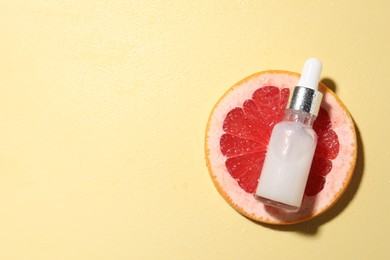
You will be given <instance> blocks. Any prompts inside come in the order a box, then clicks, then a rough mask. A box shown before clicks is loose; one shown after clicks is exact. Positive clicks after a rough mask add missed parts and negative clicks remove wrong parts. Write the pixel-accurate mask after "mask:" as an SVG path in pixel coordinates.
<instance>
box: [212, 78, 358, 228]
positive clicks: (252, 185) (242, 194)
mask: <svg viewBox="0 0 390 260" xmlns="http://www.w3.org/2000/svg"><path fill="white" fill-rule="evenodd" d="M299 77H300V74H298V73H294V72H289V71H276V70H272V71H264V72H259V73H256V74H254V75H252V76H249V77H247V78H245V79H243V80H242V81H240V82H238V83H237V84H235V85H234V86H233V87H231V88H230V89H229V90H228V91H227V92H226V93H225V94H224V95H223V96H222V97H221V98H220V100H219V101H218V102H217V104H216V105H215V106H214V108H213V110H212V112H211V114H210V117H209V120H208V123H207V128H206V135H205V154H206V164H207V167H208V169H209V173H210V176H211V179H212V180H213V182H214V185H215V187H216V188H217V190H218V191H219V193H220V194H221V195H222V197H223V198H224V199H225V200H226V201H227V202H228V203H229V204H230V205H231V206H232V207H233V208H234V209H236V210H237V211H238V212H239V213H241V214H243V215H244V216H246V217H248V218H251V219H253V220H255V221H259V222H264V223H269V224H293V223H298V222H303V221H306V220H309V219H312V218H313V217H315V216H318V215H320V214H321V213H323V212H325V211H326V210H327V209H329V208H330V207H331V206H332V205H334V203H336V201H337V200H338V199H339V198H340V197H341V195H342V194H343V192H344V191H345V190H346V188H347V186H348V184H349V183H350V181H351V178H352V175H353V171H354V168H355V163H356V154H357V141H356V132H355V127H354V124H353V121H352V118H351V116H350V114H349V113H348V111H347V109H346V107H345V106H344V104H343V103H342V102H341V100H340V99H339V98H338V97H337V96H336V95H335V94H334V93H333V92H332V91H331V90H330V89H329V88H327V87H326V86H325V85H323V84H322V83H320V84H319V90H320V91H321V92H322V93H323V95H324V97H323V101H322V105H321V109H320V112H319V115H318V117H317V119H316V121H315V123H314V125H313V128H314V130H315V131H316V133H317V135H318V145H317V149H316V152H315V155H314V159H313V163H312V167H311V170H310V174H309V179H308V182H307V185H306V189H305V196H304V199H303V202H302V206H301V209H300V210H299V212H297V213H288V212H285V211H283V210H280V209H277V208H273V207H269V206H266V205H264V204H263V203H262V202H259V201H258V200H256V199H255V198H254V193H255V190H256V187H257V183H258V179H259V177H260V173H261V169H262V166H263V163H264V158H265V153H266V151H267V146H268V142H269V138H270V135H271V132H272V128H273V126H274V125H275V124H276V123H278V122H280V121H281V120H283V118H284V113H285V107H286V104H287V102H288V97H289V93H290V90H291V89H292V88H293V87H294V86H296V84H297V83H298V80H299Z"/></svg>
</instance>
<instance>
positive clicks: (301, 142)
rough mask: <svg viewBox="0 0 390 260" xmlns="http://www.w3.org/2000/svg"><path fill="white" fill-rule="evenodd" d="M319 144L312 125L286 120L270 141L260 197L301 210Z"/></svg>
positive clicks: (273, 132)
mask: <svg viewBox="0 0 390 260" xmlns="http://www.w3.org/2000/svg"><path fill="white" fill-rule="evenodd" d="M316 145H317V135H316V133H315V132H314V130H313V129H312V128H311V126H308V125H306V124H303V123H301V122H290V121H282V122H280V123H278V124H277V125H275V127H274V129H273V131H272V134H271V139H270V142H269V146H268V150H267V154H266V157H265V161H264V166H263V169H262V172H261V176H260V179H259V184H258V186H257V190H256V197H257V198H258V199H260V200H262V201H265V202H266V203H268V204H271V205H275V206H279V207H282V208H285V209H287V210H289V211H298V210H299V207H300V206H301V203H302V198H303V194H304V191H305V187H306V182H307V178H308V176H309V171H310V167H311V163H312V161H313V156H314V152H315V149H316Z"/></svg>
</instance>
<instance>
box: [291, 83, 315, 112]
mask: <svg viewBox="0 0 390 260" xmlns="http://www.w3.org/2000/svg"><path fill="white" fill-rule="evenodd" d="M321 101H322V93H321V92H319V91H317V90H314V89H311V88H306V87H300V86H296V87H295V88H294V90H293V92H292V94H291V95H290V100H289V102H288V106H287V108H288V109H292V110H301V111H304V112H307V113H310V114H312V115H314V116H317V115H318V111H319V110H320V106H321Z"/></svg>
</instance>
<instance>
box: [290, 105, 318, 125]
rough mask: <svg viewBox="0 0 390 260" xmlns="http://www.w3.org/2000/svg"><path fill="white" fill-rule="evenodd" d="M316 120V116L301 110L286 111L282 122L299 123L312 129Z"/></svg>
mask: <svg viewBox="0 0 390 260" xmlns="http://www.w3.org/2000/svg"><path fill="white" fill-rule="evenodd" d="M315 120H316V116H315V115H313V114H310V113H307V112H304V111H302V110H292V109H286V115H285V116H284V121H289V122H299V123H302V124H305V125H307V126H310V127H313V123H314V121H315Z"/></svg>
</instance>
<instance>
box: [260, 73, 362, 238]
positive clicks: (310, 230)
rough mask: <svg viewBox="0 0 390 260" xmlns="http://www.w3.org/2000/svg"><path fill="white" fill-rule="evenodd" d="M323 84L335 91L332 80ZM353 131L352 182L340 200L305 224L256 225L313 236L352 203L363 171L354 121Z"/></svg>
mask: <svg viewBox="0 0 390 260" xmlns="http://www.w3.org/2000/svg"><path fill="white" fill-rule="evenodd" d="M321 82H322V83H323V84H325V85H326V86H327V87H328V88H330V89H331V90H332V91H333V92H335V90H336V84H335V83H334V81H333V80H331V79H329V78H325V79H323V80H321ZM354 125H355V130H356V139H357V158H356V165H355V170H354V174H353V176H352V180H351V182H350V184H349V186H348V188H347V190H346V191H345V192H344V194H343V195H342V196H341V198H340V199H339V200H338V201H337V202H336V204H335V205H333V207H331V208H330V209H329V210H327V211H326V212H325V213H323V214H322V215H320V216H318V217H315V218H314V219H312V220H309V221H307V222H302V223H298V224H292V225H271V224H265V223H260V222H255V221H253V222H255V223H257V224H260V225H262V226H264V227H267V228H270V229H273V230H278V231H287V232H297V233H300V234H303V235H308V236H314V235H316V234H317V233H318V230H319V227H320V226H322V225H323V224H325V223H327V222H329V221H331V220H332V219H334V218H335V217H337V216H338V215H339V214H340V213H341V212H342V211H343V210H344V209H345V208H346V207H347V206H348V205H349V203H350V202H351V201H352V199H353V198H354V196H355V195H356V193H357V191H358V189H359V186H360V183H361V181H362V178H363V171H364V145H363V141H362V138H361V135H360V131H359V127H358V125H357V124H356V122H355V120H354Z"/></svg>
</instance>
